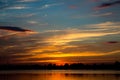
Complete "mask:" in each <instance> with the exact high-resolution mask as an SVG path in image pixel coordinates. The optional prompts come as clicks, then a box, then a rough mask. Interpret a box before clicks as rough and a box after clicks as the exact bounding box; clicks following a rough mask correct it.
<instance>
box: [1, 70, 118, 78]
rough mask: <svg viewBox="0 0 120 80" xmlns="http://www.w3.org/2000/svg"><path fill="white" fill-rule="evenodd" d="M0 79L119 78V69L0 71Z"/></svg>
mask: <svg viewBox="0 0 120 80" xmlns="http://www.w3.org/2000/svg"><path fill="white" fill-rule="evenodd" d="M0 80H120V72H119V71H87V70H82V71H80V70H45V71H44V70H42V71H12V72H8V71H7V72H4V71H3V72H0Z"/></svg>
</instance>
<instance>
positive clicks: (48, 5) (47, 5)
mask: <svg viewBox="0 0 120 80" xmlns="http://www.w3.org/2000/svg"><path fill="white" fill-rule="evenodd" d="M63 4H64V3H53V4H45V5H43V6H41V7H40V8H39V9H46V8H49V7H53V6H59V5H63Z"/></svg>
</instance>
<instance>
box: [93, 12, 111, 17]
mask: <svg viewBox="0 0 120 80" xmlns="http://www.w3.org/2000/svg"><path fill="white" fill-rule="evenodd" d="M112 14H113V13H112V12H107V13H102V14H93V15H92V16H96V17H102V16H103V17H104V16H110V15H112Z"/></svg>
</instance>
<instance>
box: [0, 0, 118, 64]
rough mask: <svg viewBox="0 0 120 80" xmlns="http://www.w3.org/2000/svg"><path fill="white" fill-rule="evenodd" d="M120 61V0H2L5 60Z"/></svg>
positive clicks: (0, 36)
mask: <svg viewBox="0 0 120 80" xmlns="http://www.w3.org/2000/svg"><path fill="white" fill-rule="evenodd" d="M114 61H120V0H0V64H8V63H9V64H21V63H38V64H43V63H55V64H64V63H78V62H80V63H101V62H114Z"/></svg>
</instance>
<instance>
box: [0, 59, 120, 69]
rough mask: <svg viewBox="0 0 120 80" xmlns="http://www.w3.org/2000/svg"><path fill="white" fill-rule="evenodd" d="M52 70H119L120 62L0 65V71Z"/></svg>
mask: <svg viewBox="0 0 120 80" xmlns="http://www.w3.org/2000/svg"><path fill="white" fill-rule="evenodd" d="M52 69H60V70H61V69H65V70H67V69H71V70H79V69H81V70H84V69H85V70H120V62H118V61H116V62H114V63H109V64H106V63H99V64H83V63H73V64H68V63H66V64H64V65H56V64H51V63H50V64H46V65H40V64H18V65H15V64H11V65H10V64H5V65H0V70H52Z"/></svg>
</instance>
